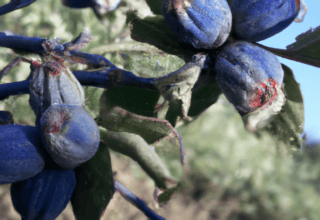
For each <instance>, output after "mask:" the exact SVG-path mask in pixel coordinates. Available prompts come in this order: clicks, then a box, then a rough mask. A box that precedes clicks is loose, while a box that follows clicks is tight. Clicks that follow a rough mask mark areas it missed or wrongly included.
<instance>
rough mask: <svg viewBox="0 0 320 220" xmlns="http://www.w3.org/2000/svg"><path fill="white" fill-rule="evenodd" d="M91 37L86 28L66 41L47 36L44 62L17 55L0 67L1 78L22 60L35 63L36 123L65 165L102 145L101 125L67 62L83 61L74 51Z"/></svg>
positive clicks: (32, 100)
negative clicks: (94, 118) (90, 111)
mask: <svg viewBox="0 0 320 220" xmlns="http://www.w3.org/2000/svg"><path fill="white" fill-rule="evenodd" d="M91 39H92V35H90V33H89V32H88V31H84V32H83V33H81V34H80V35H79V36H78V37H77V38H75V39H74V40H73V41H72V42H68V43H64V44H60V42H59V39H53V40H45V41H44V42H42V47H43V51H44V53H43V55H42V57H43V60H44V63H41V62H39V61H34V60H29V59H26V58H23V57H17V58H15V59H14V60H12V61H11V62H10V63H9V64H8V65H7V66H6V67H5V68H4V69H3V70H2V71H0V79H1V77H3V76H5V75H7V74H8V73H9V72H10V70H11V69H12V68H13V67H14V66H15V65H17V64H18V63H20V62H27V63H30V64H31V74H30V78H29V79H30V80H29V93H30V99H29V104H30V106H31V108H32V110H33V111H34V112H35V114H36V126H37V128H38V129H40V130H41V132H42V140H43V142H44V145H45V147H46V149H47V151H48V152H49V154H50V155H51V157H52V158H53V160H54V161H55V162H56V163H57V164H58V165H60V166H61V167H63V168H65V169H73V168H75V167H76V166H78V165H79V164H80V163H83V162H85V161H87V160H89V159H90V158H91V157H92V156H93V155H94V154H95V152H96V151H97V149H98V146H99V141H100V136H99V129H98V126H97V124H96V123H95V121H94V120H93V118H92V117H91V116H90V114H89V113H88V112H87V111H86V110H85V109H84V107H83V106H84V99H85V98H84V91H83V88H82V86H81V84H80V83H79V81H78V80H77V79H76V77H75V76H74V75H73V74H72V72H71V71H69V70H68V69H67V68H66V67H65V66H64V64H63V63H64V61H65V60H66V59H67V60H71V61H74V62H82V61H83V59H81V57H80V58H77V57H73V56H71V54H70V52H72V51H75V50H80V49H81V48H83V47H84V46H85V45H86V44H87V43H88V42H90V40H91ZM40 121H41V123H40Z"/></svg>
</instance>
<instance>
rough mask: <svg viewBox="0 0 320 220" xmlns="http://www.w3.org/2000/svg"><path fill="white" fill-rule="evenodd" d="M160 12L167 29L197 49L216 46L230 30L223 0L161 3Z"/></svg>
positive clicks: (165, 0) (230, 19) (170, 0)
mask: <svg viewBox="0 0 320 220" xmlns="http://www.w3.org/2000/svg"><path fill="white" fill-rule="evenodd" d="M162 12H163V15H164V18H165V20H166V22H167V23H168V25H169V27H170V29H171V30H172V31H173V32H174V33H175V34H176V35H177V36H178V37H179V38H180V39H181V40H183V41H184V42H186V43H189V44H192V45H193V46H194V47H195V48H198V49H213V48H216V47H219V46H220V45H222V44H223V43H224V42H225V41H226V39H227V37H228V36H229V33H230V30H231V22H232V15H231V11H230V8H229V5H228V3H227V2H226V0H202V1H199V0H185V1H184V0H164V1H163V4H162Z"/></svg>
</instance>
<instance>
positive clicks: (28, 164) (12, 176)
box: [0, 125, 45, 184]
mask: <svg viewBox="0 0 320 220" xmlns="http://www.w3.org/2000/svg"><path fill="white" fill-rule="evenodd" d="M41 148H43V146H42V142H41V136H40V134H39V133H38V130H37V128H35V127H31V126H23V125H2V126H0V184H7V183H13V182H16V181H20V180H24V179H27V178H29V177H32V176H35V175H37V174H38V173H39V172H40V171H41V170H43V168H44V164H45V160H44V154H43V151H42V150H41Z"/></svg>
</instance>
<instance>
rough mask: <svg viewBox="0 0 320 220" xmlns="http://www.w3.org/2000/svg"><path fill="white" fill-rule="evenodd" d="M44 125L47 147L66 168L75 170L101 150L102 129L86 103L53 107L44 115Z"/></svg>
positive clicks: (41, 123) (44, 138)
mask: <svg viewBox="0 0 320 220" xmlns="http://www.w3.org/2000/svg"><path fill="white" fill-rule="evenodd" d="M40 128H41V134H42V140H43V143H44V145H45V148H46V149H47V151H48V152H49V154H50V155H51V157H52V158H53V160H54V161H55V162H56V163H57V164H58V165H59V166H61V167H62V168H65V169H73V168H75V167H76V166H78V165H79V164H81V163H83V162H85V161H87V160H89V159H90V158H91V157H93V155H94V154H95V153H96V152H97V150H98V147H99V142H100V134H99V128H98V126H97V124H96V122H95V121H94V120H93V118H92V117H91V115H90V114H89V113H88V112H87V111H86V110H85V109H84V108H83V107H82V106H76V105H52V106H50V107H49V108H48V109H47V110H46V111H45V112H44V114H43V116H42V118H41V121H40Z"/></svg>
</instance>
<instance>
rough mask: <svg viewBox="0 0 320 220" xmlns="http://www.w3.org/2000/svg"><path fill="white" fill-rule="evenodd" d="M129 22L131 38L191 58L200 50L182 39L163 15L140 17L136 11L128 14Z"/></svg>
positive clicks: (187, 58)
mask: <svg viewBox="0 0 320 220" xmlns="http://www.w3.org/2000/svg"><path fill="white" fill-rule="evenodd" d="M127 16H128V17H127V23H129V27H130V30H131V38H132V39H134V40H136V41H139V42H143V43H148V44H151V45H153V46H155V47H157V48H159V49H160V50H162V51H164V52H166V53H169V54H173V55H177V56H179V57H181V58H183V59H186V60H191V58H192V56H193V55H194V54H196V53H199V52H200V51H199V50H197V49H195V48H194V47H193V46H192V45H189V44H186V43H184V42H183V41H181V40H180V39H179V38H178V37H177V36H176V35H175V34H174V33H173V32H172V31H171V30H170V28H169V26H168V25H167V23H166V21H165V20H164V17H163V16H161V15H157V16H153V17H146V18H144V19H141V18H139V17H138V16H137V15H136V14H135V12H131V13H129V14H128V15H127Z"/></svg>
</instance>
